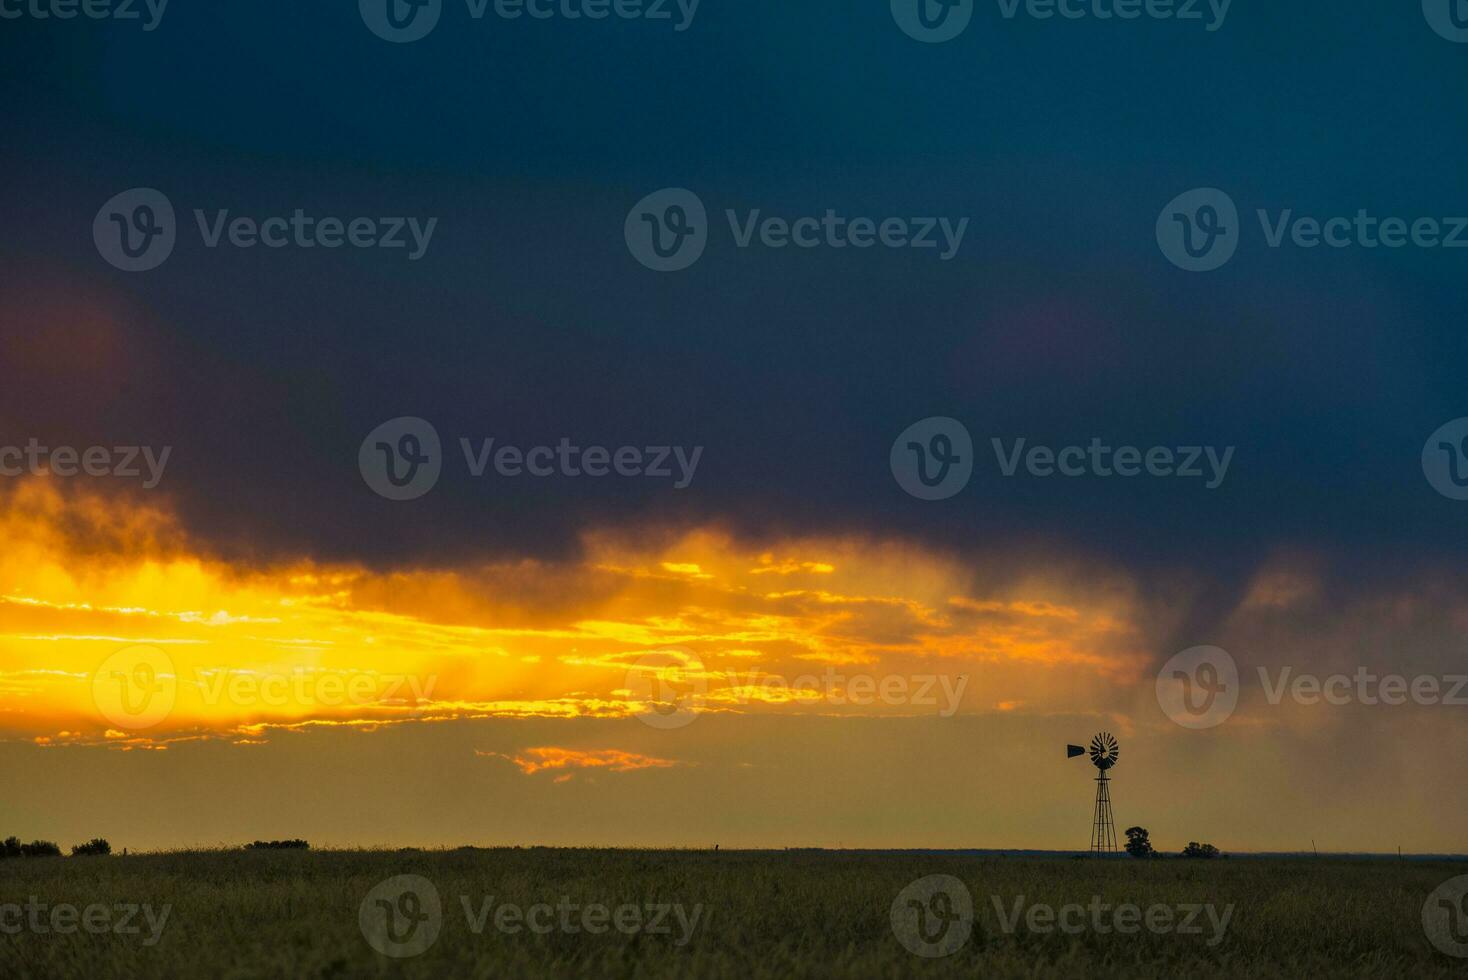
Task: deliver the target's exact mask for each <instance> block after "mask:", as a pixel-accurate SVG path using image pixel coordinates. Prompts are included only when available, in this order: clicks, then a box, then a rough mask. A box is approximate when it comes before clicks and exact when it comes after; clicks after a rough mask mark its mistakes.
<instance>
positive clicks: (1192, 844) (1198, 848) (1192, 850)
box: [1183, 840, 1218, 858]
mask: <svg viewBox="0 0 1468 980" xmlns="http://www.w3.org/2000/svg"><path fill="white" fill-rule="evenodd" d="M1183 857H1185V858H1216V857H1218V848H1216V847H1214V846H1213V845H1212V844H1199V843H1198V842H1197V841H1195V840H1190V841H1188V846H1187V847H1185V848H1183Z"/></svg>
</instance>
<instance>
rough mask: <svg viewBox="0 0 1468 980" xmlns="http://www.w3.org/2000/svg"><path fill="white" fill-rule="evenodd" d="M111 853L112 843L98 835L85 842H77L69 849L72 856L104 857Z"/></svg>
mask: <svg viewBox="0 0 1468 980" xmlns="http://www.w3.org/2000/svg"><path fill="white" fill-rule="evenodd" d="M111 853H112V845H111V844H109V843H107V842H106V841H105V840H103V839H102V838H100V837H93V838H92V839H91V840H89V841H87V842H86V843H85V844H78V845H76V846H75V847H73V848H72V849H71V856H72V857H106V856H107V855H108V854H111Z"/></svg>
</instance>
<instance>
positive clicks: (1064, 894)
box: [0, 848, 1468, 980]
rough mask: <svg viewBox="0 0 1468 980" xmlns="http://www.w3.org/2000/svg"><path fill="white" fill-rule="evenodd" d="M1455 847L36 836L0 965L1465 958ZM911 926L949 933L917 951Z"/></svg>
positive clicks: (435, 970)
mask: <svg viewBox="0 0 1468 980" xmlns="http://www.w3.org/2000/svg"><path fill="white" fill-rule="evenodd" d="M1465 871H1468V865H1463V864H1456V863H1453V862H1405V863H1398V862H1394V861H1366V860H1360V861H1353V860H1345V859H1326V858H1322V859H1314V860H1312V859H1225V860H1215V861H1182V860H1176V859H1173V860H1154V861H1147V862H1144V861H1134V860H1130V859H1121V860H1115V861H1093V860H1072V859H1065V858H1050V859H1045V858H1018V857H998V856H987V855H985V856H980V855H968V854H942V853H939V854H903V853H859V852H839V851H836V852H822V851H815V852H810V851H787V852H722V853H712V852H707V851H699V852H694V851H602V850H553V849H539V848H532V849H525V850H521V849H508V850H468V849H465V850H455V851H412V850H409V851H362V852H265V853H261V852H224V851H220V852H205V853H174V854H155V855H134V856H130V857H111V858H66V859H61V858H49V859H48V858H38V859H26V860H11V861H6V862H3V863H0V977H6V978H42V977H46V978H50V977H77V978H94V980H103V978H112V977H233V978H246V977H421V978H440V977H451V976H463V977H603V976H607V977H660V976H684V977H693V976H697V977H727V978H730V980H735V978H746V977H790V976H802V977H903V976H969V977H1026V978H1036V977H1068V978H1070V977H1159V978H1161V977H1169V978H1171V977H1215V976H1219V977H1240V978H1243V977H1250V978H1257V977H1312V978H1318V977H1326V976H1351V977H1381V978H1393V980H1395V978H1400V977H1417V978H1431V977H1450V976H1452V977H1463V976H1468V959H1463V958H1455V957H1453V956H1450V955H1447V954H1446V953H1444V952H1441V951H1439V950H1438V949H1435V948H1434V946H1433V945H1432V943H1430V942H1429V940H1428V937H1427V934H1426V932H1425V929H1424V923H1423V906H1424V902H1425V900H1426V899H1427V898H1428V896H1429V895H1430V894H1432V893H1433V892H1434V890H1435V889H1437V888H1438V887H1439V886H1441V885H1443V883H1444V882H1446V881H1448V880H1449V879H1452V878H1454V877H1455V876H1457V875H1461V874H1463V873H1464V872H1465ZM405 875H408V876H418V877H417V878H412V879H403V878H400V877H399V876H405ZM932 875H949V876H952V877H953V878H956V879H958V881H959V882H961V883H962V885H961V887H958V888H955V887H954V884H953V883H952V882H948V881H943V880H938V881H937V885H936V886H935V885H934V880H933V879H928V876H932ZM924 879H928V880H927V881H926V882H924ZM425 882H426V883H427V885H426V886H425V884H424V883H425ZM935 887H936V889H937V890H938V891H944V892H945V895H944V896H939V897H937V898H934V888H935ZM960 891H966V892H967V893H968V894H969V895H970V896H971V901H972V909H973V918H972V925H971V934H969V935H967V938H966V940H964V938H963V937H964V934H965V933H966V930H967V928H968V924H967V923H966V922H964V921H963V909H962V903H963V899H962V896H961V895H959V894H958V893H959V892H960ZM1096 897H1099V901H1097V899H1096ZM996 899H997V901H998V905H999V909H996ZM435 901H436V903H437V910H435V908H434V906H435ZM6 903H13V904H14V905H18V906H20V909H19V911H18V912H17V911H14V910H12V911H11V912H9V913H8V914H7V913H6V912H5V911H4V909H3V907H4V906H5V905H6ZM894 903H896V905H897V906H898V908H897V910H896V912H895V913H894V908H893V907H894ZM914 903H915V904H914ZM1126 903H1131V904H1134V905H1136V906H1138V907H1139V908H1138V912H1137V913H1136V914H1135V915H1133V914H1132V913H1131V912H1130V911H1118V909H1117V908H1115V907H1120V906H1123V905H1125V904H1126ZM537 905H541V906H543V907H542V908H541V909H536V908H534V907H535V906H537ZM1067 905H1080V906H1083V907H1084V908H1083V910H1080V911H1077V910H1075V909H1070V910H1067V909H1065V908H1064V906H1067ZM89 906H90V908H89ZM134 906H136V907H138V908H137V911H135V912H132V913H129V909H130V908H131V907H134ZM1035 906H1038V909H1036V908H1034V907H1035ZM1153 906H1158V907H1159V908H1149V907H1153ZM1195 906H1196V907H1200V908H1201V911H1199V912H1196V913H1194V912H1192V911H1191V910H1192V909H1193V908H1194V907H1195ZM1210 906H1211V910H1210V909H1209V907H1210ZM1230 906H1231V907H1232V908H1230ZM71 907H74V911H66V909H68V908H71ZM1108 907H1111V908H1108ZM1047 908H1050V909H1053V910H1054V919H1053V920H1052V917H1051V914H1050V913H1048V912H1047V911H1046V909H1047ZM165 909H166V915H165ZM603 910H604V911H603ZM660 910H661V911H660ZM1001 910H1002V911H1001ZM919 911H921V912H922V914H923V915H924V916H925V918H924V921H922V922H919V923H917V925H916V930H917V932H916V933H914V930H913V928H910V927H909V925H905V924H904V923H909V924H910V923H911V922H912V921H913V919H912V916H914V915H916V914H918V912H919ZM929 915H930V916H931V918H926V916H929ZM389 916H391V920H390V919H389ZM1149 916H1150V918H1149ZM1190 916H1191V919H1192V921H1191V923H1190V924H1185V921H1184V920H1186V919H1189V917H1190ZM18 920H23V922H22V925H21V928H20V929H19V930H18V931H16V930H15V929H14V926H15V925H16V922H17V921H18ZM894 920H896V922H895V924H894ZM1149 922H1150V926H1149V924H1148V923H1149ZM1062 923H1063V925H1064V928H1062ZM1098 923H1099V925H1098ZM1139 923H1140V924H1139ZM38 924H39V925H38ZM1220 924H1221V925H1222V927H1221V928H1220ZM1455 924H1456V923H1455ZM67 926H70V927H71V929H72V930H73V931H69V932H60V931H59V929H58V927H59V928H60V929H65V928H66V927H67ZM1117 926H1122V927H1125V928H1127V929H1133V930H1134V931H1129V932H1118V931H1117V928H1116V927H1117ZM133 929H136V930H137V931H135V932H134V931H130V930H133ZM1103 930H1104V931H1103ZM1193 930H1196V931H1193ZM900 932H906V933H907V936H906V938H907V939H908V941H909V942H910V943H913V944H914V945H916V946H917V948H918V949H919V950H920V952H922V953H932V952H943V951H944V949H945V948H946V946H956V949H954V951H953V952H951V953H948V955H942V956H927V955H920V952H913V951H910V950H909V948H908V947H906V946H904V944H903V941H902V939H901V938H900V937H899V933H900ZM928 940H932V942H931V943H929V942H928ZM374 945H375V946H376V947H377V948H374ZM378 949H382V950H384V951H385V952H379V951H378ZM389 954H390V955H389Z"/></svg>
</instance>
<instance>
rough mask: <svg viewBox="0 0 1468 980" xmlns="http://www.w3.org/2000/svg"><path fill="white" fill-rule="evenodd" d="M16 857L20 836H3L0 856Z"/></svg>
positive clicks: (18, 854) (18, 851) (18, 855)
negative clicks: (3, 840)
mask: <svg viewBox="0 0 1468 980" xmlns="http://www.w3.org/2000/svg"><path fill="white" fill-rule="evenodd" d="M18 857H20V838H19V837H7V838H5V842H4V843H3V844H0V858H18Z"/></svg>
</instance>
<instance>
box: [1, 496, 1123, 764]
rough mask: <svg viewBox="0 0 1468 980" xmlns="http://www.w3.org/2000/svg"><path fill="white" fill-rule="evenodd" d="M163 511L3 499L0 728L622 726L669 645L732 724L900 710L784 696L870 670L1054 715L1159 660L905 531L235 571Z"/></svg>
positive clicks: (188, 731)
mask: <svg viewBox="0 0 1468 980" xmlns="http://www.w3.org/2000/svg"><path fill="white" fill-rule="evenodd" d="M163 500H164V498H147V499H146V500H143V499H140V498H138V497H136V496H129V497H119V498H112V499H108V498H102V497H99V496H96V495H91V494H87V493H83V492H78V491H77V490H75V489H74V488H71V487H62V486H58V485H57V484H56V482H55V481H48V480H45V479H35V480H26V481H18V482H16V483H14V484H11V485H10V486H9V488H8V490H7V489H5V488H0V540H4V541H5V542H6V548H5V550H4V551H3V552H0V736H3V735H5V734H6V733H9V734H11V735H13V736H18V737H22V738H26V739H28V740H29V739H35V738H45V739H48V740H49V741H47V742H45V743H41V744H48V745H53V746H63V745H111V746H113V747H116V748H125V749H126V748H143V747H159V746H166V745H167V744H169V742H170V741H173V740H176V739H182V738H195V737H206V738H216V739H220V740H225V741H231V742H233V743H234V744H237V745H243V744H249V743H252V742H257V741H260V740H262V739H268V738H269V737H270V734H271V733H272V732H275V731H288V730H297V729H302V728H306V727H310V726H349V727H353V728H357V729H361V730H370V729H372V728H375V727H377V726H381V725H393V724H407V723H430V722H441V721H451V720H461V719H466V718H467V719H472V718H488V717H510V718H574V717H592V718H627V717H632V716H636V715H641V714H645V713H648V712H651V711H656V710H661V708H662V707H663V706H664V700H665V699H661V698H660V697H659V696H658V693H657V691H652V692H649V691H648V690H646V687H647V685H646V684H642V685H639V684H638V683H637V681H638V680H639V679H640V678H638V677H637V676H635V674H634V668H635V665H636V663H637V662H638V660H639V658H640V657H642V656H643V655H645V654H646V653H648V652H649V651H653V650H659V649H666V648H676V649H680V650H683V651H686V652H687V653H688V654H689V655H691V656H692V657H694V658H696V659H697V661H698V662H699V666H698V668H697V669H696V670H695V671H693V672H692V673H691V674H690V675H689V677H687V678H683V679H684V680H689V681H691V682H693V683H695V684H697V685H701V686H703V687H705V688H706V695H707V697H706V699H705V704H706V706H707V707H708V710H718V711H724V712H734V713H749V712H775V711H802V710H807V711H808V710H817V711H831V712H833V713H846V714H882V713H894V714H896V713H903V712H904V711H906V710H907V709H908V707H910V706H904V705H902V704H892V703H889V702H890V701H891V699H881V698H877V699H862V698H855V699H854V698H850V697H845V696H841V697H829V696H827V695H826V694H825V693H817V694H812V693H811V689H808V688H799V687H797V686H796V682H797V681H798V680H799V679H800V678H802V677H803V676H805V675H807V674H812V673H814V674H818V675H821V676H824V672H825V671H826V670H827V669H828V668H838V669H841V670H844V671H845V674H843V675H842V676H839V677H836V678H835V679H834V680H832V681H830V682H825V681H823V686H822V687H821V689H820V690H821V692H825V691H827V690H831V691H837V692H842V691H845V690H846V684H847V682H848V681H849V680H851V679H852V678H851V677H850V676H847V675H851V674H854V673H856V671H857V668H859V672H860V673H861V674H862V675H863V676H864V677H865V676H871V677H873V678H876V679H879V680H880V679H882V678H885V677H888V676H893V675H898V676H901V677H908V678H913V677H918V676H920V675H921V676H924V677H934V676H936V677H938V678H940V679H942V680H943V681H945V682H946V683H935V684H926V683H925V682H914V683H912V684H910V685H906V686H905V687H904V688H903V689H904V690H913V691H916V690H934V691H937V690H942V689H944V688H945V687H946V688H948V689H953V690H956V689H957V688H956V687H955V685H956V682H957V680H958V679H960V678H967V681H966V683H967V684H968V690H969V691H970V692H971V693H978V694H980V696H979V697H977V698H976V699H974V700H973V701H972V702H971V703H972V704H974V705H993V704H996V703H998V702H1000V701H1005V702H1011V703H1016V704H1024V705H1030V704H1048V705H1053V704H1054V702H1055V696H1060V697H1061V698H1062V700H1064V699H1066V697H1068V695H1067V692H1077V694H1076V697H1077V698H1079V697H1082V696H1083V697H1084V698H1085V699H1086V700H1087V701H1091V700H1093V694H1092V693H1090V692H1093V691H1094V690H1095V687H1096V684H1097V682H1098V681H1100V682H1107V683H1110V684H1113V685H1116V684H1128V683H1132V682H1134V681H1136V680H1137V679H1138V678H1139V677H1141V676H1142V675H1143V674H1144V673H1145V669H1146V665H1147V664H1148V662H1149V655H1148V653H1147V650H1146V644H1145V639H1144V637H1143V636H1142V634H1141V630H1140V628H1139V626H1138V624H1139V623H1141V622H1143V621H1146V620H1147V619H1148V618H1149V613H1148V611H1147V610H1144V609H1142V608H1141V606H1140V604H1139V603H1138V601H1137V599H1136V597H1135V593H1134V589H1133V588H1132V586H1131V585H1130V584H1129V583H1127V582H1126V581H1125V580H1122V579H1119V578H1116V577H1114V576H1113V577H1108V576H1106V575H1104V574H1098V573H1097V572H1096V571H1095V570H1094V569H1088V570H1084V571H1083V572H1082V571H1078V572H1076V573H1074V574H1071V575H1069V576H1067V575H1064V574H1062V573H1060V572H1056V571H1054V570H1053V569H1049V568H1047V571H1046V573H1045V575H1044V576H1043V577H1033V578H1027V579H1017V578H1016V575H1017V573H1015V572H1012V571H1009V570H1008V563H1007V562H1005V563H999V562H998V561H997V559H991V560H992V561H995V563H996V565H998V564H1003V565H1004V567H1005V571H1004V573H1003V574H1002V575H996V574H994V573H993V572H990V573H988V575H987V576H986V577H983V578H980V577H979V575H978V574H977V573H976V571H975V569H974V567H973V566H972V565H971V564H966V563H963V562H959V561H958V560H956V559H955V558H953V557H951V556H947V555H943V554H939V553H935V552H932V551H928V550H924V549H921V548H918V547H914V546H912V545H910V544H906V543H903V542H898V541H882V540H871V539H866V538H856V537H850V538H843V537H837V538H832V537H823V538H794V539H790V540H785V541H781V542H779V543H778V547H777V550H771V549H770V548H769V546H768V545H765V546H764V547H763V548H762V549H761V550H755V549H754V548H752V547H749V546H747V545H746V544H744V543H742V542H741V541H739V540H737V539H735V538H734V537H732V536H731V535H729V534H727V533H724V532H722V531H719V530H717V529H711V528H702V529H692V530H685V531H683V532H681V533H670V532H666V531H660V532H659V533H656V534H649V533H645V529H644V530H643V531H641V532H635V531H634V529H619V530H610V529H608V530H601V531H594V532H590V533H588V534H587V535H586V536H585V539H584V542H583V550H582V555H581V556H580V557H579V558H577V559H575V560H570V561H565V562H559V563H550V562H538V561H500V562H493V563H485V564H481V565H477V566H473V567H467V568H466V567H438V568H435V567H410V568H400V569H389V570H386V571H379V570H372V569H368V568H365V567H362V566H357V565H353V564H346V563H339V564H326V563H320V562H314V561H310V560H293V561H289V562H280V563H275V564H268V563H267V564H254V565H241V564H238V563H231V562H229V561H225V560H223V559H221V558H219V557H217V556H215V555H213V554H211V553H210V552H209V551H208V550H207V549H205V548H202V547H200V546H199V545H198V543H197V542H195V541H194V540H193V539H192V538H191V536H190V535H189V534H188V533H187V532H186V531H185V529H184V528H183V527H182V526H181V525H180V524H179V522H178V521H177V519H176V518H175V517H174V515H173V514H172V513H171V512H170V511H169V510H168V508H167V507H166V506H164V505H163V503H162V502H161V501H163ZM649 542H656V543H649ZM772 575H773V576H776V578H774V579H772V578H771V576H772ZM776 581H778V585H779V588H778V589H771V588H770V586H771V585H774V584H776ZM996 582H997V583H1000V584H995V583H996ZM642 679H645V678H642ZM653 680H658V681H661V680H665V678H660V677H657V678H653ZM864 682H865V681H864V680H863V683H864ZM159 699H161V700H159ZM965 703H970V702H967V701H966V702H965ZM144 709H146V710H144ZM63 731H64V732H66V733H68V735H67V736H66V737H61V736H59V735H58V734H57V733H58V732H63ZM118 733H121V734H122V735H123V736H124V737H118Z"/></svg>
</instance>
